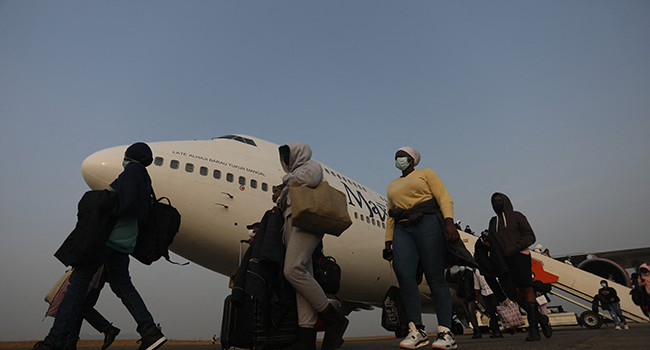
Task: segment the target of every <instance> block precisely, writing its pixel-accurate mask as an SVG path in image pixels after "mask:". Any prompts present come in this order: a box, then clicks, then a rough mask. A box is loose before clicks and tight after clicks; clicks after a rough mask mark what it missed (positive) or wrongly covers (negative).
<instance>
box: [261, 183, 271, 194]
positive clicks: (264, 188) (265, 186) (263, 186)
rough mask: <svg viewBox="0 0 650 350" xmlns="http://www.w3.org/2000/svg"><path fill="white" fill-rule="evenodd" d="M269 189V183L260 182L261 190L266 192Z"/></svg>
mask: <svg viewBox="0 0 650 350" xmlns="http://www.w3.org/2000/svg"><path fill="white" fill-rule="evenodd" d="M268 190H269V185H268V184H267V183H266V182H262V191H264V192H266V191H268Z"/></svg>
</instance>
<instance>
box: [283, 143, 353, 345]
mask: <svg viewBox="0 0 650 350" xmlns="http://www.w3.org/2000/svg"><path fill="white" fill-rule="evenodd" d="M279 152H280V163H281V164H282V169H283V170H284V171H285V172H286V174H285V175H284V176H283V178H282V182H283V184H284V185H285V191H288V189H289V185H290V184H291V182H293V181H296V182H298V183H299V184H300V185H302V186H308V187H311V188H314V187H316V186H318V184H319V183H321V181H323V169H322V167H321V165H320V163H318V162H316V161H315V160H312V159H311V155H312V151H311V148H309V145H307V144H305V143H302V142H294V143H289V144H286V145H282V146H280V148H279ZM280 198H282V196H281V197H280ZM285 198H286V199H285V200H286V207H285V209H284V217H285V226H284V241H285V244H286V249H287V250H286V253H285V259H284V276H285V277H286V279H287V280H288V281H289V283H290V284H291V285H292V286H293V288H294V289H295V291H296V304H297V308H298V325H299V326H300V328H299V330H298V340H297V341H296V343H294V345H292V346H291V347H290V348H289V349H292V350H315V349H316V328H315V326H316V313H318V317H319V318H320V320H321V321H322V322H323V323H324V324H325V336H324V337H323V344H322V345H321V350H333V349H335V348H336V346H337V345H338V344H340V343H341V341H342V338H343V334H345V330H346V328H347V327H348V323H349V321H348V319H347V318H346V317H345V316H343V315H341V314H340V313H339V312H338V311H337V310H336V309H335V308H334V307H333V306H332V305H330V303H329V301H328V300H327V296H326V295H325V293H324V292H323V289H322V288H321V286H320V285H319V284H318V282H316V280H315V279H314V272H313V266H312V254H313V252H314V249H316V247H317V246H318V244H319V243H320V242H321V240H322V239H323V235H324V233H323V232H314V231H308V230H305V229H302V228H299V227H296V226H293V225H292V221H291V216H292V208H291V195H290V194H288V195H286V197H285Z"/></svg>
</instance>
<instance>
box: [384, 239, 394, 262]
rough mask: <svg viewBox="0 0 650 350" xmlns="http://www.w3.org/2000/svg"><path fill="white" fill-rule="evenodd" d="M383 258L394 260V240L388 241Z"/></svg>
mask: <svg viewBox="0 0 650 350" xmlns="http://www.w3.org/2000/svg"><path fill="white" fill-rule="evenodd" d="M383 258H384V260H387V261H391V260H393V241H386V244H385V248H384V252H383Z"/></svg>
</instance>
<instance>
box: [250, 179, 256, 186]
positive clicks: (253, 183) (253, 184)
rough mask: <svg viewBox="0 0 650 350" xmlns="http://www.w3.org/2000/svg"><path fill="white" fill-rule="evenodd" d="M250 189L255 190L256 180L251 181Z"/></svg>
mask: <svg viewBox="0 0 650 350" xmlns="http://www.w3.org/2000/svg"><path fill="white" fill-rule="evenodd" d="M251 188H257V180H253V179H251Z"/></svg>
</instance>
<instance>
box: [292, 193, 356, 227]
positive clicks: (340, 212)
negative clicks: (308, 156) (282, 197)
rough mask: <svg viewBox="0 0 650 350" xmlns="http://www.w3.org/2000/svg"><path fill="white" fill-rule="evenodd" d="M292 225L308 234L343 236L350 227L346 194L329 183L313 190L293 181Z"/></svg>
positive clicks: (350, 221) (350, 220)
mask: <svg viewBox="0 0 650 350" xmlns="http://www.w3.org/2000/svg"><path fill="white" fill-rule="evenodd" d="M289 197H290V198H291V211H292V214H291V215H292V219H291V220H292V224H293V226H296V227H300V228H302V229H305V230H308V231H315V232H324V233H327V234H331V235H334V236H340V235H341V233H343V231H345V230H346V229H347V228H348V227H350V225H352V219H350V214H349V213H348V202H347V198H346V197H345V194H344V193H343V192H341V191H339V190H337V189H335V188H333V187H332V186H330V185H329V184H328V183H327V181H321V183H319V184H318V186H316V187H314V188H311V187H308V186H301V185H300V184H299V183H298V182H296V181H293V182H291V185H290V186H289Z"/></svg>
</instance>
